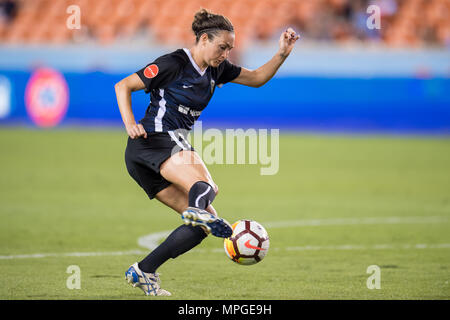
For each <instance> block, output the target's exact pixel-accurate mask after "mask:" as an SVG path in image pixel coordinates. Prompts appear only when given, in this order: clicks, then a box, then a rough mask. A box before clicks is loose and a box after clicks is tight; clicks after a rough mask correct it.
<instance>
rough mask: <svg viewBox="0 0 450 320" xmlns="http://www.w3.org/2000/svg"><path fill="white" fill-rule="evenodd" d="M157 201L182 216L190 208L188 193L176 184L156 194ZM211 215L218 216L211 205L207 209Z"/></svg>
mask: <svg viewBox="0 0 450 320" xmlns="http://www.w3.org/2000/svg"><path fill="white" fill-rule="evenodd" d="M156 199H158V200H159V201H160V202H162V203H164V204H165V205H166V206H168V207H169V208H172V209H173V210H175V211H176V212H178V213H179V214H182V213H183V211H184V210H186V208H187V207H189V197H188V193H187V192H186V191H184V190H182V189H180V187H178V186H177V185H175V184H171V185H170V186H168V187H167V188H165V189H163V190H161V191H160V192H158V193H157V194H156ZM205 210H206V211H208V212H209V213H211V214H213V215H215V216H217V212H216V210H215V209H214V207H213V206H212V205H211V204H210V205H209V206H208V207H206V209H205Z"/></svg>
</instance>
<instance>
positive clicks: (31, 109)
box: [25, 68, 69, 127]
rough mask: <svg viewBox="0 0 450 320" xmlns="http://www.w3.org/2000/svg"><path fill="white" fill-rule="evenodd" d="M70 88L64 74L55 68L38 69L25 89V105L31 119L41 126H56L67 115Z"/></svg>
mask: <svg viewBox="0 0 450 320" xmlns="http://www.w3.org/2000/svg"><path fill="white" fill-rule="evenodd" d="M68 104H69V89H68V86H67V82H66V80H65V79H64V76H63V75H62V74H61V73H60V72H58V71H56V70H53V69H50V68H41V69H37V70H36V71H35V72H34V73H33V74H32V75H31V78H30V80H28V83H27V86H26V89H25V106H26V110H27V113H28V115H29V116H30V118H31V120H32V121H33V122H34V123H35V124H36V125H38V126H41V127H53V126H56V125H57V124H58V123H59V122H60V121H61V120H62V119H63V118H64V116H65V114H66V112H67V107H68Z"/></svg>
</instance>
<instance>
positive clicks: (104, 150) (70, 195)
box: [0, 128, 450, 300]
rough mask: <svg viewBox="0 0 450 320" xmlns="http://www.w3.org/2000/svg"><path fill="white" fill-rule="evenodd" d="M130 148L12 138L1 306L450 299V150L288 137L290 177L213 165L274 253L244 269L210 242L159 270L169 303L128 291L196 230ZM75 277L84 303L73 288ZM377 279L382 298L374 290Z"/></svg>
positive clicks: (234, 214)
mask: <svg viewBox="0 0 450 320" xmlns="http://www.w3.org/2000/svg"><path fill="white" fill-rule="evenodd" d="M126 139H127V137H126V134H125V132H124V131H121V130H106V129H105V130H75V129H73V130H72V129H67V130H61V129H60V130H31V129H14V128H8V129H7V128H2V129H0V148H1V150H2V153H1V158H0V177H1V178H0V204H1V205H0V219H1V224H0V256H1V257H0V299H220V300H226V299H296V300H297V299H449V298H450V284H449V281H450V140H449V139H431V138H420V137H408V138H405V137H390V136H327V135H312V134H303V135H282V136H281V137H280V169H279V172H278V174H276V175H273V176H261V175H260V174H259V172H260V171H259V170H260V166H259V165H209V166H208V167H209V170H210V172H211V174H212V175H213V177H214V179H215V182H216V183H217V184H218V185H219V188H220V193H219V195H218V197H217V198H216V200H215V202H214V206H215V208H216V209H217V211H218V212H219V214H220V215H221V216H223V217H224V218H226V219H227V220H228V221H230V222H234V221H236V220H238V219H241V218H248V219H253V220H256V221H258V222H260V223H261V224H263V225H265V226H266V227H267V231H268V232H269V235H270V241H271V242H270V244H271V246H270V250H269V252H268V254H267V256H266V258H265V259H264V260H263V261H262V262H261V263H259V264H257V265H253V266H240V265H237V264H234V263H233V262H231V261H230V260H228V258H227V257H226V255H225V253H224V251H223V242H222V241H221V240H220V239H218V238H213V237H208V238H207V239H205V240H204V242H203V243H202V244H201V245H200V246H199V247H198V249H197V248H196V249H194V250H193V251H191V252H188V253H186V254H185V255H183V256H180V257H179V258H177V259H175V260H170V261H168V262H167V263H166V264H164V265H163V266H162V267H161V268H160V269H159V270H158V271H159V272H160V273H161V274H162V276H161V279H162V283H163V288H164V289H167V290H169V291H171V292H172V294H173V296H172V297H168V298H160V297H145V296H144V295H143V293H142V292H141V291H140V290H139V289H134V288H132V287H131V286H129V285H128V284H127V283H126V282H125V280H124V272H125V270H126V269H127V268H128V266H129V265H130V264H131V263H134V262H135V261H138V260H140V259H141V258H143V257H144V256H145V252H146V251H147V250H146V249H145V248H142V247H139V245H138V243H137V241H138V238H140V237H142V236H145V235H148V234H152V233H157V232H162V231H166V230H172V229H174V228H176V227H177V226H179V225H180V224H181V223H182V221H181V219H180V218H179V216H178V215H177V214H176V213H174V212H171V211H170V209H168V208H166V207H164V206H163V205H161V204H160V203H158V202H157V201H156V200H153V201H150V200H148V198H147V196H146V195H145V193H144V192H143V190H141V189H140V188H139V186H138V185H137V184H136V183H135V182H134V181H133V180H132V179H131V177H129V176H128V173H127V171H126V168H125V163H124V148H125V144H126ZM132 250H136V251H135V252H133V251H132ZM91 253H92V254H91ZM94 253H96V254H94ZM34 254H42V255H41V256H33V255H34ZM70 265H77V266H79V267H80V270H81V289H73V290H70V289H68V288H67V286H66V281H67V279H68V277H69V276H70V274H68V273H66V270H67V267H68V266H70ZM370 265H377V266H379V267H380V270H381V289H373V290H369V289H368V288H367V286H366V281H367V279H368V277H369V276H370V274H368V273H366V270H367V267H368V266H370Z"/></svg>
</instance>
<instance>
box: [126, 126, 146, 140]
mask: <svg viewBox="0 0 450 320" xmlns="http://www.w3.org/2000/svg"><path fill="white" fill-rule="evenodd" d="M126 129H127V133H128V136H129V137H130V138H131V139H137V138H139V137H144V138H145V139H147V132H146V131H145V129H144V127H143V126H142V124H140V123H137V124H136V123H135V124H131V125H128V126H126Z"/></svg>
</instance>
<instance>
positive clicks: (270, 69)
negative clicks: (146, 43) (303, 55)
mask: <svg viewBox="0 0 450 320" xmlns="http://www.w3.org/2000/svg"><path fill="white" fill-rule="evenodd" d="M192 30H193V32H194V34H195V37H196V39H195V45H193V46H192V47H191V48H189V49H187V48H183V49H178V50H176V51H174V52H171V53H169V54H166V55H163V56H161V57H159V58H157V59H156V60H154V61H153V62H151V63H150V64H148V65H147V66H146V67H145V68H142V69H141V70H139V71H137V72H136V73H133V74H132V75H130V76H128V77H126V78H124V79H122V80H121V81H120V82H118V83H117V84H116V85H115V90H116V95H117V102H118V105H119V109H120V113H121V116H122V120H123V122H124V124H125V128H126V131H127V133H128V136H129V137H128V143H127V147H126V151H125V163H126V167H127V170H128V172H129V174H130V175H131V177H133V179H134V180H135V181H136V182H137V183H138V184H139V185H140V186H141V187H142V188H143V189H144V191H145V192H146V193H147V195H148V197H149V198H150V199H153V198H156V199H158V200H159V201H161V202H162V203H164V204H165V205H167V206H169V207H170V208H172V209H174V210H175V211H176V212H178V213H180V214H181V215H182V218H183V220H184V223H185V224H183V225H181V226H180V227H178V228H177V229H175V230H174V231H173V232H172V233H171V234H170V235H169V236H168V237H167V239H166V240H165V241H164V242H163V243H161V245H160V246H158V247H157V248H156V249H154V250H153V251H152V252H151V253H150V254H149V255H148V256H147V257H145V258H144V259H143V260H142V261H140V262H139V263H137V262H136V263H134V264H133V265H131V266H130V267H129V269H128V270H127V271H126V272H125V278H126V280H127V281H128V283H130V284H132V285H133V286H134V287H139V288H140V289H142V290H143V291H144V292H145V294H146V295H155V296H157V295H171V294H170V293H169V292H168V291H166V290H163V289H162V288H161V286H160V279H159V275H158V274H157V273H156V269H157V268H158V267H159V266H160V265H161V264H163V263H164V262H165V261H167V260H168V259H169V258H176V257H177V256H179V255H181V254H183V253H185V252H187V251H189V250H191V249H192V248H194V247H195V246H197V245H198V244H199V243H200V242H201V241H202V240H203V239H204V238H205V237H206V236H207V235H208V234H209V233H211V234H213V235H214V236H217V237H223V238H227V237H229V236H231V233H232V230H231V226H230V224H229V223H228V222H226V221H225V220H224V219H221V218H219V217H218V216H217V213H216V211H215V210H214V208H213V206H212V205H211V203H212V202H213V200H214V198H215V197H216V195H217V193H218V187H217V185H216V184H215V183H214V181H213V179H212V178H211V175H210V173H209V172H208V169H207V168H206V166H205V164H204V163H203V161H202V160H201V158H200V156H199V155H198V154H197V153H196V152H195V150H194V149H193V148H192V146H191V145H190V144H189V142H188V141H186V139H185V136H184V135H183V134H182V133H181V131H182V130H190V129H191V127H192V125H193V124H194V122H195V121H196V120H197V119H198V117H199V116H200V113H201V112H202V110H203V109H204V108H205V107H206V106H207V104H208V102H209V100H210V99H211V97H212V95H213V93H214V90H215V87H216V86H221V85H223V84H225V83H227V82H234V83H239V84H242V85H246V86H250V87H260V86H262V85H263V84H265V83H266V82H267V81H269V80H270V79H271V78H272V77H273V76H274V74H275V73H276V72H277V70H278V68H279V67H280V66H281V64H282V63H283V62H284V60H285V59H286V58H287V57H288V55H289V54H290V52H291V51H292V49H293V46H294V44H295V42H296V41H297V40H298V39H299V36H298V35H297V34H296V33H295V32H294V30H292V29H291V28H289V29H287V30H286V31H285V32H283V33H282V34H281V36H280V40H279V50H278V52H277V53H276V54H275V55H274V56H273V58H272V59H271V60H270V61H268V62H267V63H266V64H264V65H263V66H261V67H259V68H258V69H256V70H249V69H246V68H243V67H240V66H236V65H234V64H232V63H230V62H229V61H228V60H227V58H228V55H229V53H230V50H231V49H232V48H233V47H234V37H235V35H234V28H233V25H232V24H231V22H230V21H229V20H228V19H227V18H226V17H224V16H222V15H219V14H213V13H211V12H209V11H207V10H205V9H202V10H200V11H198V12H197V13H196V14H195V16H194V21H193V23H192ZM142 89H144V90H145V92H146V93H150V100H151V101H150V105H149V106H148V108H147V111H146V113H145V116H144V118H143V119H141V120H140V121H139V123H136V121H135V118H134V116H133V111H132V107H131V93H132V92H134V91H137V90H142ZM180 156H181V157H180ZM180 159H184V160H183V161H180Z"/></svg>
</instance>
